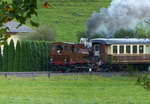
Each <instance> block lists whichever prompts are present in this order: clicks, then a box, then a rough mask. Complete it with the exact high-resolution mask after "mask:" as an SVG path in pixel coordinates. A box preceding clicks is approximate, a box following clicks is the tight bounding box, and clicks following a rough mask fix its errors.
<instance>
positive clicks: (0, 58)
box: [0, 47, 2, 71]
mask: <svg viewBox="0 0 150 104" xmlns="http://www.w3.org/2000/svg"><path fill="white" fill-rule="evenodd" d="M0 71H2V51H1V47H0Z"/></svg>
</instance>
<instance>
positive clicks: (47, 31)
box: [17, 25, 56, 41]
mask: <svg viewBox="0 0 150 104" xmlns="http://www.w3.org/2000/svg"><path fill="white" fill-rule="evenodd" d="M17 37H18V38H19V39H20V40H45V41H55V39H56V31H55V29H54V28H52V26H50V25H45V26H39V27H38V28H37V29H36V30H35V31H34V32H31V33H28V34H18V35H17Z"/></svg>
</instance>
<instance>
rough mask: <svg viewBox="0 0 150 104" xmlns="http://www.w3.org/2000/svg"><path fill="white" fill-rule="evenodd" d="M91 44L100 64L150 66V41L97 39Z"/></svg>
mask: <svg viewBox="0 0 150 104" xmlns="http://www.w3.org/2000/svg"><path fill="white" fill-rule="evenodd" d="M91 42H92V47H93V51H94V57H95V58H96V59H97V60H99V63H100V64H110V63H111V64H118V63H119V64H150V39H137V38H111V39H107V38H97V39H93V40H91Z"/></svg>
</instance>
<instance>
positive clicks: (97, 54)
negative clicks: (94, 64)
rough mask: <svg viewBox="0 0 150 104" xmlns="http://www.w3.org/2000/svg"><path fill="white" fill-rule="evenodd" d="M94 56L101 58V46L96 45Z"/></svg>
mask: <svg viewBox="0 0 150 104" xmlns="http://www.w3.org/2000/svg"><path fill="white" fill-rule="evenodd" d="M94 56H100V45H99V44H94Z"/></svg>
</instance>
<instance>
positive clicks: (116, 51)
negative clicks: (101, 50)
mask: <svg viewBox="0 0 150 104" xmlns="http://www.w3.org/2000/svg"><path fill="white" fill-rule="evenodd" d="M115 48H116V49H115ZM117 53H118V46H117V45H113V54H117Z"/></svg>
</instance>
